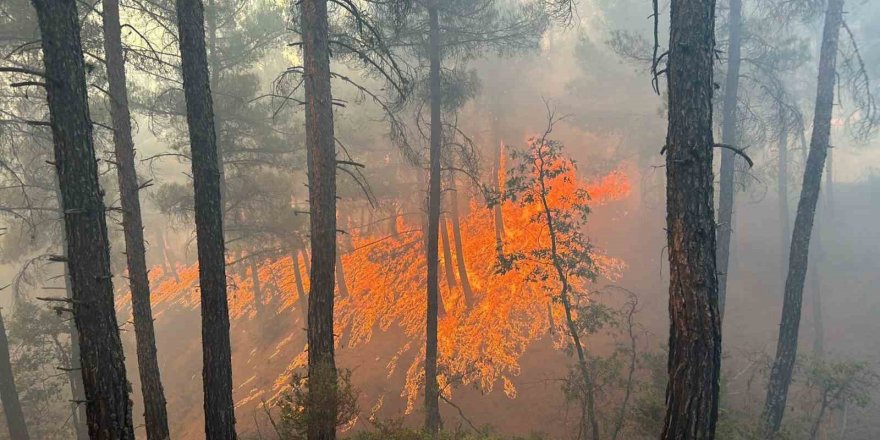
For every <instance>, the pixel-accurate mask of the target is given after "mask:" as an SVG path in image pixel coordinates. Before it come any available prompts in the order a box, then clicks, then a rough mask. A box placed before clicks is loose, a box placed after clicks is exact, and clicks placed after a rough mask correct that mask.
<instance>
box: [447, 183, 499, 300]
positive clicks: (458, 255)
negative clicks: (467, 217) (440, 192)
mask: <svg viewBox="0 0 880 440" xmlns="http://www.w3.org/2000/svg"><path fill="white" fill-rule="evenodd" d="M449 181H450V183H452V188H451V189H452V191H450V196H449V197H450V203H449V204H450V210H451V212H450V215H449V217H450V218H451V219H452V238H453V240H454V242H455V261H456V263H457V265H458V279H459V280H461V291H462V292H463V294H464V306H465V307H468V308H469V307H470V306H471V304H473V303H474V300H473V298H474V291H473V289H472V288H471V282H470V280H469V279H468V272H467V265H466V264H465V259H464V246H463V244H462V240H461V220H460V214H459V209H458V208H459V207H458V188H457V187H456V184H455V177H452V178H451V179H449ZM496 246H497V243H496Z"/></svg>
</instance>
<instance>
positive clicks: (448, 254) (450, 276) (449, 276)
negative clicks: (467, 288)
mask: <svg viewBox="0 0 880 440" xmlns="http://www.w3.org/2000/svg"><path fill="white" fill-rule="evenodd" d="M440 240H441V241H442V244H443V263H444V264H443V267H444V268H445V269H446V284H447V285H448V286H449V289H450V290H452V289H454V288H455V286H457V285H458V282H457V281H455V269H454V268H453V264H452V249H451V248H450V247H449V228H447V227H446V219H440Z"/></svg>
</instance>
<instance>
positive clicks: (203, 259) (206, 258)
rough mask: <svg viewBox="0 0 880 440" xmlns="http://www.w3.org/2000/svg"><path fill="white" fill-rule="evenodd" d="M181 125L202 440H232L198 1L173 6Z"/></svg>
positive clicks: (213, 146)
mask: <svg viewBox="0 0 880 440" xmlns="http://www.w3.org/2000/svg"><path fill="white" fill-rule="evenodd" d="M177 22H178V29H179V31H180V38H179V41H180V57H181V65H182V71H183V89H184V93H185V96H186V120H187V124H188V126H189V139H190V146H191V149H192V171H193V186H194V187H195V220H196V241H197V244H198V255H199V288H200V290H201V308H202V351H203V353H202V358H203V365H202V385H203V387H204V394H205V401H204V408H205V436H206V439H207V440H233V439H235V409H234V404H233V400H232V360H231V357H232V348H231V347H230V342H229V309H228V304H227V302H226V258H225V243H224V239H223V204H222V199H221V186H222V185H221V183H220V170H219V167H218V160H217V139H216V137H215V132H214V110H213V102H212V100H211V88H210V84H209V79H208V61H207V54H206V52H205V27H204V26H205V21H204V10H203V7H202V2H201V0H177Z"/></svg>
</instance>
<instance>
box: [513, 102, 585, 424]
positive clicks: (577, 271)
mask: <svg viewBox="0 0 880 440" xmlns="http://www.w3.org/2000/svg"><path fill="white" fill-rule="evenodd" d="M553 123H554V118H553V115H552V113H551V115H550V123H549V125H548V127H547V130H546V131H545V133H544V135H543V136H541V137H540V138H537V137H534V138H531V139H530V140H529V143H528V148H527V149H525V150H524V151H516V150H514V151H511V153H510V155H511V157H512V158H513V159H514V161H515V162H516V165H515V166H514V168H513V169H511V170H510V172H509V176H510V177H509V179H508V181H507V184H506V189H505V191H504V193H503V195H502V196H503V198H504V199H507V200H511V201H513V202H515V203H517V204H519V206H520V207H522V208H523V209H524V210H526V212H527V213H528V215H529V216H528V220H527V221H528V223H529V225H530V226H531V227H532V228H534V229H533V230H536V231H540V232H539V236H540V240H539V242H538V245H537V246H534V247H532V248H530V249H524V250H518V251H511V252H508V253H506V254H504V255H501V256H499V261H500V265H499V269H500V270H501V271H502V272H504V271H511V270H523V271H525V273H524V275H525V276H526V279H527V280H528V281H529V282H530V283H533V284H536V285H538V286H540V289H541V290H543V291H545V292H547V294H548V295H549V297H550V298H551V300H552V302H553V303H556V304H561V305H562V310H563V312H564V318H565V322H564V326H565V331H566V332H567V336H568V338H570V341H569V343H570V345H571V348H572V350H573V351H574V352H575V353H576V354H577V367H578V372H579V373H580V376H581V379H582V380H583V382H584V384H583V385H584V392H585V396H584V397H585V402H584V403H585V406H586V408H585V410H586V415H587V417H586V418H587V420H588V421H589V424H590V427H589V429H590V431H591V433H592V438H593V439H599V436H600V430H599V422H598V420H597V418H596V416H595V396H594V386H593V384H592V377H593V374H592V372H591V371H590V365H589V361H588V359H587V355H586V353H585V352H584V346H583V344H582V343H581V334H582V333H583V328H584V327H585V324H586V322H585V321H584V320H583V319H579V316H578V313H577V311H578V310H582V309H584V308H586V307H589V306H590V304H591V303H592V301H591V300H590V298H589V296H588V295H587V286H588V285H589V284H590V283H591V282H593V281H595V280H596V278H597V276H598V269H597V267H596V264H595V263H594V262H593V258H592V256H591V249H592V245H591V244H590V241H589V239H588V238H587V237H586V235H585V234H584V227H585V226H586V222H587V215H588V214H589V212H590V207H589V200H590V195H589V192H588V191H587V189H586V188H585V187H580V186H578V185H576V184H575V185H572V184H573V183H576V182H575V181H573V179H576V166H575V163H574V161H573V160H571V159H569V158H568V157H566V156H565V155H563V154H562V148H563V146H562V144H561V143H560V142H558V141H555V140H551V139H548V138H547V136H548V135H549V134H550V132H551V131H552V129H553ZM525 262H528V264H523V263H525ZM584 316H588V314H584Z"/></svg>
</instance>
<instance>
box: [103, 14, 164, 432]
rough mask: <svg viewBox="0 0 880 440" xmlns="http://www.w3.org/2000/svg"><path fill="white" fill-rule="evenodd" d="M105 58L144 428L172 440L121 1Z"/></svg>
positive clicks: (107, 25)
mask: <svg viewBox="0 0 880 440" xmlns="http://www.w3.org/2000/svg"><path fill="white" fill-rule="evenodd" d="M102 5H103V19H104V21H103V25H104V56H105V58H106V66H107V81H108V86H109V91H110V115H111V119H112V123H113V146H114V151H115V154H116V175H117V181H118V182H119V193H120V200H121V204H122V230H123V234H124V236H125V258H126V261H127V264H128V283H129V288H130V289H131V305H132V318H133V321H134V334H135V341H136V345H137V361H138V372H139V373H140V379H141V393H142V394H143V399H144V425H145V427H146V431H147V439H148V440H166V439H168V438H169V436H170V433H169V430H168V413H167V411H166V409H165V392H164V391H163V389H162V380H161V377H160V374H159V360H158V358H157V356H156V334H155V330H154V328H153V311H152V308H151V306H150V281H149V279H148V276H147V257H146V248H145V246H144V224H143V220H142V217H141V202H140V198H139V193H140V187H139V185H138V181H137V172H136V170H135V161H134V159H135V150H134V141H133V140H132V136H131V113H130V112H129V106H128V86H127V85H126V83H125V79H126V77H125V60H124V59H123V54H122V35H121V27H120V26H121V24H120V22H119V0H103V1H102Z"/></svg>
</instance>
